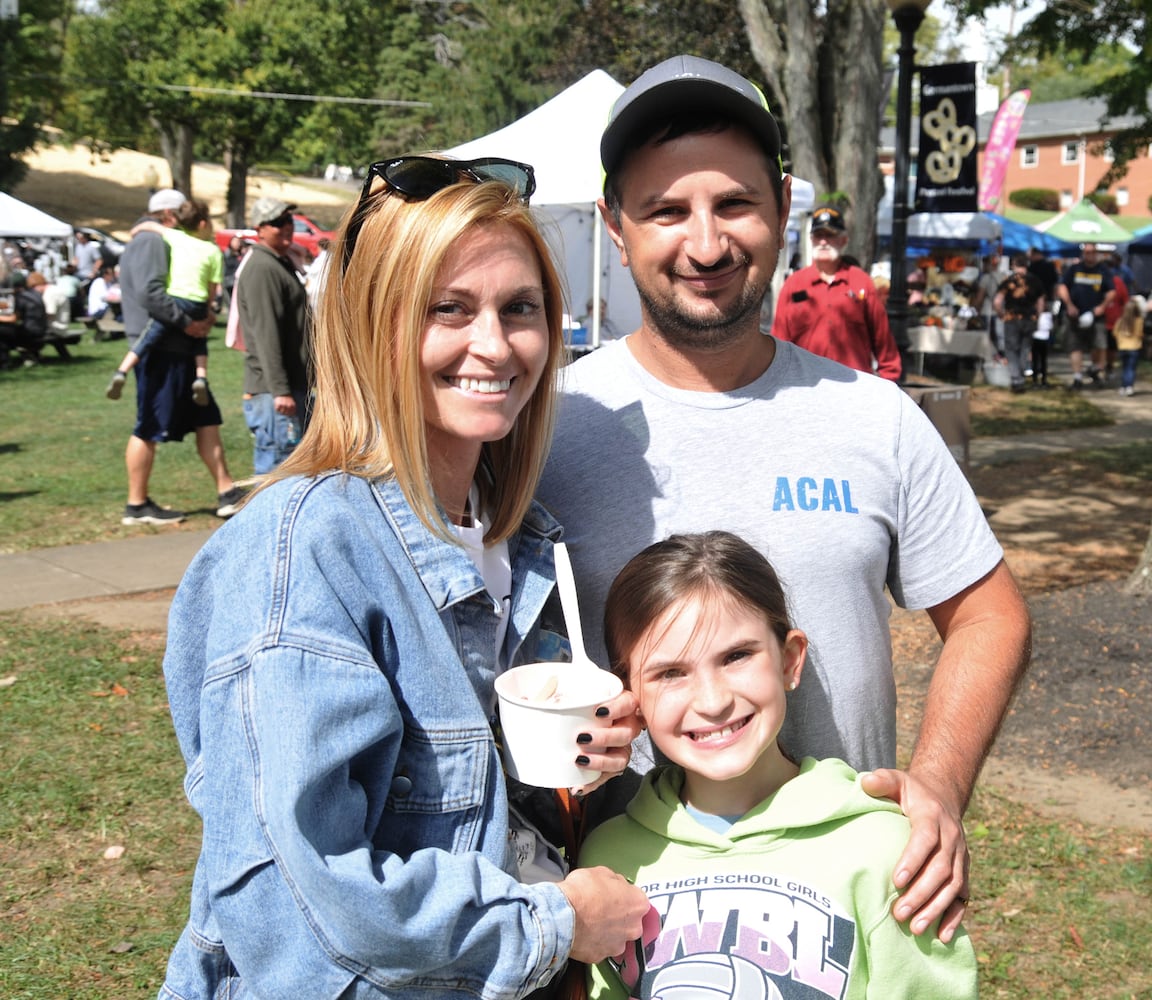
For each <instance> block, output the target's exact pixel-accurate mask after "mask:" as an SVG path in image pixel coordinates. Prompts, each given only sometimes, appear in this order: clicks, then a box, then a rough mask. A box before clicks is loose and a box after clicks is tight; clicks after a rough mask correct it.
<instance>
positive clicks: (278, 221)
mask: <svg viewBox="0 0 1152 1000" xmlns="http://www.w3.org/2000/svg"><path fill="white" fill-rule="evenodd" d="M290 222H292V216H291V214H289V213H285V214H284V215H281V216H278V217H277V218H275V219H268V220H266V221H264V222H261V223H260V225H262V226H275V227H276V228H277V229H281V228H283V227H284V226H286V225H288V224H289V223H290Z"/></svg>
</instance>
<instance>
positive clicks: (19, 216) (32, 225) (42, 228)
mask: <svg viewBox="0 0 1152 1000" xmlns="http://www.w3.org/2000/svg"><path fill="white" fill-rule="evenodd" d="M7 236H23V237H30V238H36V237H52V238H55V239H60V240H69V239H71V238H72V227H71V226H70V225H69V224H68V223H67V222H61V221H60V220H59V219H55V218H53V217H52V216H51V215H49V214H48V213H47V212H41V211H40V209H38V208H33V207H32V206H31V205H28V204H26V203H25V202H22V201H20V200H19V199H18V198H13V197H12V195H10V194H5V193H4V192H3V191H0V237H7Z"/></svg>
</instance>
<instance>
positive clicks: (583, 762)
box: [576, 754, 589, 767]
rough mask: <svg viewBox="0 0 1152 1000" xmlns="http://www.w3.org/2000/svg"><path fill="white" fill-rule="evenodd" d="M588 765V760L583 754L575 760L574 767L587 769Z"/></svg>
mask: <svg viewBox="0 0 1152 1000" xmlns="http://www.w3.org/2000/svg"><path fill="white" fill-rule="evenodd" d="M588 764H589V760H588V758H587V757H585V756H584V755H583V754H581V755H580V756H579V757H577V758H576V766H577V767H587V766H588Z"/></svg>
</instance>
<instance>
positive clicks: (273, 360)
mask: <svg viewBox="0 0 1152 1000" xmlns="http://www.w3.org/2000/svg"><path fill="white" fill-rule="evenodd" d="M295 208H296V206H295V205H291V204H289V203H288V202H286V201H282V200H281V199H279V198H273V197H265V198H261V199H260V200H259V201H257V202H256V203H255V204H254V205H253V206H252V210H251V212H250V213H249V217H248V220H249V222H250V223H251V224H252V228H253V229H255V230H256V243H255V244H254V245H253V247H252V249H251V250H250V251H249V252H248V255H247V256H246V257H245V259H244V261H243V262H242V265H241V267H240V270H239V271H237V273H236V286H235V288H234V289H233V292H232V308H233V310H234V311H235V313H236V315H237V317H238V319H239V330H240V334H241V336H242V337H243V342H244V349H245V351H246V356H245V360H244V419H245V421H247V423H248V429H249V430H250V431H252V464H253V467H254V469H255V471H256V473H257V474H258V475H261V474H263V473H267V472H271V471H272V470H273V469H275V468H276V466H278V465H279V464H280V463H281V462H283V461H284V459H285V458H287V457H288V456H289V455H290V454H292V451H293V449H294V448H295V447H296V444H297V443H298V442H299V440H300V437H301V435H302V434H303V433H304V429H305V427H306V426H307V423H308V333H309V325H310V323H311V318H310V313H309V309H308V293H307V291H306V290H305V288H304V284H303V282H301V280H300V277H299V275H298V274H297V271H296V267H295V264H294V262H293V260H292V259H291V257H290V256H289V251H290V248H291V246H292V232H293V228H292V227H293V222H292V212H293V211H294V210H295Z"/></svg>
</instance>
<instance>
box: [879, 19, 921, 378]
mask: <svg viewBox="0 0 1152 1000" xmlns="http://www.w3.org/2000/svg"><path fill="white" fill-rule="evenodd" d="M931 2H932V0H887V3H888V9H889V10H890V11H892V20H893V21H895V22H896V27H897V29H899V31H900V48H899V50H898V56H899V62H898V70H897V79H896V164H895V166H896V173H895V177H894V179H893V187H892V277H891V285H890V287H889V292H888V325H889V326H890V327H891V328H892V336H893V337H894V338H895V340H896V346H897V347H898V348H899V349H900V355H901V358H902V359H903V361H904V371H905V372H907V371H908V348H909V344H910V342H909V340H908V172H909V171H908V157H909V155H910V153H909V148H910V146H911V144H912V135H911V133H912V74H913V73H915V72H916V29H917V28H919V27H920V24H921V23H922V22H923V20H924V12H925V11H926V10H927V9H928V5H929V4H930V3H931Z"/></svg>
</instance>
